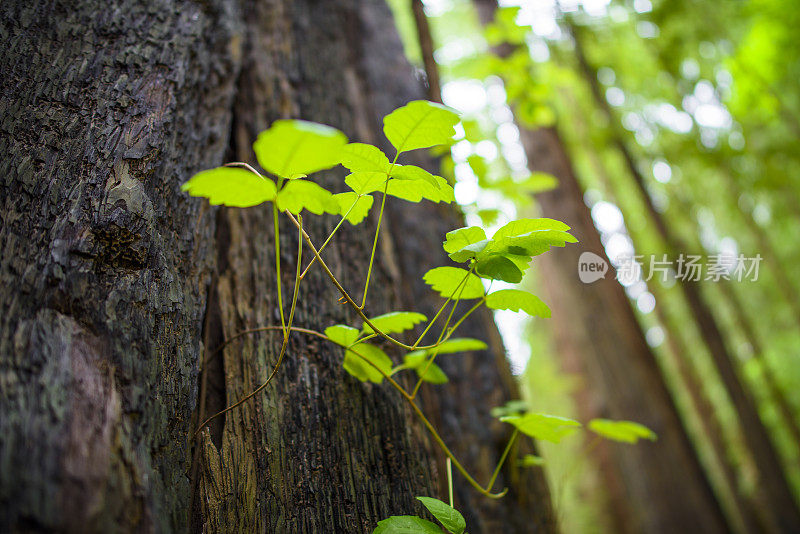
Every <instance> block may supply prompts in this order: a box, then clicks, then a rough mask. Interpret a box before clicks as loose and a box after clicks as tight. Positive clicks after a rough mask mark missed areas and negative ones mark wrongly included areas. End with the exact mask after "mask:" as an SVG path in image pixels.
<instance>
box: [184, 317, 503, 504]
mask: <svg viewBox="0 0 800 534" xmlns="http://www.w3.org/2000/svg"><path fill="white" fill-rule="evenodd" d="M265 330H284V327H279V326H262V327H260V328H254V329H251V330H249V331H245V332H240V333H239V334H237V335H236V336H234V338H231V339H230V340H229V341H232V340H233V339H235V338H236V337H240V336H242V335H245V334H246V333H253V332H260V331H265ZM288 330H290V331H295V332H302V333H304V334H308V335H312V336H316V337H318V338H321V339H324V340H325V341H330V342H331V343H335V344H337V345H338V343H336V342H335V341H333V340H332V339H331V338H329V337H328V336H326V335H325V334H323V333H322V332H317V331H316V330H310V329H308V328H297V327H291V326H290V327H289V328H288ZM350 351H351V352H352V353H353V354H355V355H356V356H358V357H359V358H361V359H362V360H364V362H366V363H367V364H368V365H370V366H371V367H373V368H374V369H375V370H376V371H378V373H380V375H381V376H382V377H383V378H385V379H386V381H387V382H388V383H389V385H391V386H392V387H393V388H394V389H395V390H396V391H398V392H399V393H400V395H401V396H402V397H403V398H404V399H405V400H406V402H407V403H408V404H409V406H411V409H412V410H413V411H414V414H415V415H416V416H417V418H419V420H420V421H421V422H422V424H423V425H425V428H427V429H428V432H429V433H430V434H431V437H432V438H433V440H434V441H435V442H436V443H437V445H439V447H440V448H441V449H442V452H444V454H445V455H446V456H447V459H449V460H451V461H452V463H453V464H454V465H455V466H456V469H458V471H459V472H460V473H461V474H462V475H464V478H466V479H467V482H469V484H470V485H471V486H472V487H473V488H475V489H476V490H477V491H478V492H480V493H481V494H482V495H485V496H487V497H489V498H492V499H499V498H501V497H503V496H504V495H505V494H506V493H508V489H507V488H506V489H504V490H503V491H501V492H500V493H491V492H489V491H488V490H486V489H484V488H483V487H482V486H481V485H480V484H478V482H477V481H476V480H475V479H474V478H473V477H472V476H471V475H470V474H469V473H468V472H467V470H466V469H465V468H464V466H463V465H461V463H460V462H459V461H458V460H457V459H456V457H455V456H454V455H453V453H452V452H451V451H450V449H449V448H448V447H447V445H446V444H445V443H444V441H443V440H442V438H441V436H439V433H438V432H437V431H436V428H435V427H434V426H433V425H432V424H431V422H430V421H429V420H428V418H427V417H425V414H424V413H423V412H422V410H420V408H419V406H417V404H416V403H415V402H414V399H412V398H411V396H410V395H409V394H408V392H407V391H406V390H405V389H403V386H401V385H400V384H398V383H397V381H396V380H394V379H393V378H392V377H391V376H389V375H388V374H387V373H386V371H384V370H383V369H381V368H380V367H378V366H377V365H375V364H374V363H372V361H370V360H369V359H367V358H366V357H364V356H363V355H361V354H359V353H358V351H357V350H353V349H350ZM278 365H280V362H279V363H278ZM277 367H278V366H276V367H275V369H274V370H273V371H272V375H270V377H269V379H268V380H267V382H265V383H264V384H262V385H261V386H259V388H258V389H257V390H256V391H254V392H253V393H251V394H250V395H248V396H247V397H246V398H244V399H242V400H241V401H239V402H237V403H236V404H235V405H233V406H230V407H228V408H226V409H225V410H223V411H222V412H220V413H219V414H215V415H213V416H211V417H209V418H208V419H206V420H205V421H204V422H203V424H202V425H200V428H198V429H197V431H195V434H197V432H199V431H200V430H201V429H202V428H203V427H204V426H205V425H206V424H207V423H208V422H209V421H211V420H212V419H213V418H214V417H217V416H218V415H220V414H222V413H225V412H227V411H230V410H232V409H233V408H235V407H237V406H239V405H240V404H242V403H243V402H244V401H246V400H247V399H249V398H251V397H253V396H254V395H256V394H257V393H258V392H259V391H261V390H262V389H264V388H265V387H266V386H267V384H269V381H270V380H271V379H272V377H273V376H274V375H275V372H276V371H277Z"/></svg>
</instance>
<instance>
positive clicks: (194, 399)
mask: <svg viewBox="0 0 800 534" xmlns="http://www.w3.org/2000/svg"><path fill="white" fill-rule="evenodd" d="M0 13H1V14H0V17H1V18H0V35H2V36H3V37H4V40H6V41H8V43H9V46H7V47H6V48H5V49H4V52H3V53H2V54H0V73H2V78H1V81H0V84H1V85H0V87H2V100H0V106H1V107H0V110H1V111H2V112H3V122H2V124H0V128H1V129H2V133H3V135H2V136H1V137H0V148H2V149H3V153H4V154H5V157H4V159H3V162H2V167H0V168H2V171H3V174H2V176H4V179H3V181H2V182H0V192H1V193H0V201H2V211H1V212H0V216H2V226H0V244H1V246H2V250H3V254H2V259H0V310H2V311H1V312H0V321H1V322H0V385H1V386H0V387H2V396H1V397H0V411H2V413H3V417H2V419H0V432H2V435H3V439H2V440H1V441H0V462H2V464H0V530H3V531H10V532H19V531H24V532H32V531H53V530H57V531H76V532H78V531H79V532H87V531H88V532H132V531H145V532H148V531H156V532H173V531H178V532H183V531H186V530H189V529H191V530H194V531H201V530H202V531H206V532H304V533H305V532H371V530H372V529H373V528H374V526H375V524H376V523H377V521H378V520H380V519H383V518H385V517H387V516H388V515H391V514H398V513H399V514H419V513H420V512H421V510H422V508H421V506H420V505H419V503H418V502H417V501H415V499H414V496H415V495H431V496H435V497H440V498H442V497H443V498H446V493H444V492H442V488H441V484H442V478H443V477H442V476H441V475H440V474H439V473H441V472H442V471H441V470H439V469H437V466H436V462H437V461H439V460H440V458H439V456H440V455H439V453H438V449H436V448H434V447H432V446H431V444H430V441H429V439H428V438H427V435H426V434H425V433H424V430H423V429H422V428H421V425H419V424H417V423H416V422H415V420H414V419H413V417H412V416H411V414H410V410H409V409H407V407H406V406H405V405H404V404H403V403H402V400H401V398H400V397H399V396H398V395H396V394H395V393H394V392H392V391H391V390H389V389H388V388H386V387H376V386H373V385H369V384H362V383H359V382H357V381H355V380H353V379H352V378H351V377H349V375H346V374H345V373H344V372H343V370H342V368H341V351H340V350H339V349H336V348H334V347H331V346H328V345H326V344H324V343H321V342H319V341H318V340H314V339H310V338H306V337H302V336H300V335H298V334H295V335H293V337H292V341H291V343H290V345H289V351H288V355H287V361H286V362H285V363H284V367H283V368H282V370H281V372H280V374H279V375H278V377H279V378H278V379H277V380H276V382H274V383H273V385H271V386H270V388H268V389H267V390H266V391H265V392H264V393H263V395H260V396H258V397H257V398H256V399H254V400H253V401H251V402H248V403H247V404H245V405H243V406H242V407H241V408H239V409H237V410H234V411H232V412H230V413H228V414H226V416H224V417H220V418H218V419H216V420H214V421H213V423H212V424H211V425H210V427H209V428H208V429H207V430H204V431H203V432H202V433H201V434H199V438H198V439H197V440H194V439H193V438H192V433H193V431H194V429H195V428H196V425H197V421H198V420H200V419H201V418H202V417H203V416H204V415H207V414H210V413H214V412H215V411H216V410H218V409H219V408H222V407H224V406H225V405H227V404H229V403H231V402H233V401H235V400H237V399H239V398H241V397H242V396H243V395H245V394H247V393H249V392H250V391H252V390H253V389H254V388H255V387H256V386H257V385H258V384H260V383H261V382H262V381H263V380H264V378H265V376H266V375H267V374H268V373H269V371H270V370H271V369H272V366H273V365H274V362H275V357H276V353H277V350H276V349H277V336H275V335H272V334H258V335H253V336H249V337H243V338H241V339H239V340H237V341H236V342H234V343H231V344H230V345H229V346H228V347H227V348H226V349H225V350H224V351H223V353H222V354H221V355H220V356H217V357H216V358H210V359H209V360H208V363H207V364H206V365H205V367H204V369H203V372H202V373H199V367H200V363H201V361H202V360H203V358H204V357H207V356H209V355H210V354H211V352H212V351H211V350H210V349H213V348H215V347H217V346H219V345H220V344H221V343H222V341H223V340H224V339H228V338H230V337H232V336H233V335H235V334H236V333H237V332H239V331H241V330H244V329H247V328H252V327H258V326H263V325H269V324H273V325H274V324H277V323H279V320H278V315H277V310H276V308H275V299H274V295H273V291H274V287H275V280H274V274H273V273H272V272H271V271H270V267H269V266H271V265H274V258H273V257H272V250H273V247H272V244H271V238H270V231H269V230H270V228H271V221H270V220H269V219H270V218H269V217H268V216H267V215H266V211H265V209H264V208H263V207H262V208H251V209H246V210H226V209H210V208H209V207H208V205H207V203H206V202H203V201H200V200H197V199H190V198H188V197H186V196H185V195H183V194H182V193H180V192H179V185H180V183H182V182H183V181H185V180H186V179H187V178H188V177H189V176H191V174H192V173H194V172H196V171H198V170H201V169H204V168H207V167H211V166H214V165H218V164H220V163H222V162H223V161H225V160H229V159H234V158H235V159H241V160H252V154H251V152H250V144H251V143H252V141H253V139H254V137H255V135H256V133H257V132H258V131H259V130H261V129H263V128H265V127H266V126H268V125H269V123H270V122H271V121H272V120H274V119H277V118H281V117H302V118H306V119H309V120H316V121H319V122H327V123H330V124H333V125H336V126H337V127H340V128H342V129H343V130H345V131H346V132H347V133H348V134H349V135H350V136H351V137H353V138H357V139H359V140H364V141H368V142H369V141H371V142H376V141H377V140H378V139H379V134H378V132H379V131H380V130H379V118H380V117H381V116H382V115H383V114H384V113H386V112H388V111H390V110H391V109H393V108H394V107H396V106H398V105H401V104H403V103H405V102H406V101H408V100H410V99H412V98H415V97H419V93H420V88H419V86H418V84H417V82H416V80H415V79H414V77H413V72H412V70H411V69H410V67H409V66H408V64H407V63H406V61H405V59H404V57H403V54H402V48H401V46H400V43H399V40H398V39H397V36H396V34H395V30H394V28H393V24H392V20H391V16H390V14H389V12H388V10H387V9H386V7H385V5H384V4H383V3H382V2H379V1H370V0H363V1H361V0H349V1H344V2H337V3H335V4H334V3H328V2H324V3H319V2H311V1H308V2H305V1H303V2H291V1H288V0H286V1H282V0H271V1H263V2H258V3H249V2H243V3H241V4H239V3H237V2H234V1H232V0H228V1H226V0H218V1H212V2H203V3H194V2H182V1H175V2H170V1H167V0H162V1H159V2H156V3H154V4H146V5H145V4H138V3H125V2H120V3H118V4H117V5H113V6H108V5H107V4H100V3H98V2H96V1H91V0H86V1H84V2H83V3H79V4H76V5H71V6H69V7H62V6H57V5H56V6H54V5H52V3H49V2H34V3H32V4H30V5H24V6H23V5H22V4H13V3H8V4H4V5H3V7H2V11H0ZM340 175H341V173H339V176H334V173H333V172H330V173H325V174H324V176H323V177H322V180H323V181H324V182H327V185H328V186H331V187H335V188H337V189H341V186H340V185H339V184H340V182H341V176H340ZM375 215H377V214H373V217H372V219H371V223H369V224H368V225H367V227H368V228H374V224H375ZM458 220H459V219H458V216H457V214H456V212H455V211H454V210H452V209H450V208H443V207H439V206H431V205H427V206H424V205H420V206H413V207H411V208H409V207H408V206H406V205H403V206H397V205H395V207H392V208H391V210H390V221H389V223H388V224H387V227H386V228H385V229H384V230H383V231H382V234H383V235H384V237H385V246H383V250H381V251H379V258H380V259H379V261H378V263H377V266H376V273H375V279H376V280H375V284H374V285H373V289H371V290H370V298H369V301H368V308H369V310H370V313H371V314H379V313H383V312H386V311H388V310H389V309H419V308H420V307H421V308H422V310H421V311H423V312H425V313H429V314H430V315H429V316H432V315H433V314H432V313H430V309H431V308H432V307H433V306H434V305H435V302H434V301H433V299H432V298H431V296H430V292H425V291H424V286H423V284H422V283H421V279H420V278H421V274H422V273H423V272H424V271H425V270H426V269H427V268H430V267H433V266H435V265H437V264H441V263H442V262H443V261H444V259H445V256H444V253H443V251H442V250H441V239H442V235H441V234H443V233H444V231H445V230H446V229H451V228H453V227H456V226H460V223H459V222H458ZM332 222H333V221H332V220H328V219H322V218H311V221H310V222H309V225H308V231H309V233H310V234H311V235H312V236H313V237H314V238H315V239H316V240H319V239H320V238H321V237H324V235H326V233H327V232H328V231H329V230H330V229H331V226H332V224H331V223H332ZM282 230H283V233H282V237H283V239H282V247H281V250H282V252H281V254H282V258H283V261H284V270H283V273H284V274H285V278H284V279H283V281H282V282H283V284H284V287H290V285H291V283H292V281H293V280H292V278H293V271H294V269H293V263H294V251H295V250H296V245H297V242H296V235H295V234H294V232H293V231H292V229H291V227H290V226H289V225H285V226H284V227H283V228H282ZM370 238H371V236H370V235H368V232H365V231H364V230H363V229H361V230H359V231H358V232H355V231H352V230H351V229H349V228H346V229H345V230H344V231H343V232H342V233H341V235H340V237H339V238H337V240H336V243H335V244H334V245H332V246H330V247H329V248H328V249H326V256H327V257H328V258H330V263H331V265H334V266H335V268H336V270H337V275H338V276H339V277H340V279H341V280H343V281H344V283H345V285H346V286H347V287H349V288H356V287H358V285H359V284H361V283H363V275H364V272H365V263H366V261H365V258H366V257H368V254H369V248H370V245H371V242H370ZM306 257H307V256H306ZM306 261H307V260H306ZM337 297H338V295H336V294H335V293H334V292H333V291H331V290H330V288H329V284H327V280H325V279H323V277H322V275H321V273H320V271H319V270H315V271H314V272H313V273H312V274H309V276H308V277H307V278H306V280H305V283H304V285H303V289H301V295H300V299H301V301H300V304H299V306H298V310H297V313H296V324H298V325H301V326H306V327H310V328H315V329H324V328H325V327H326V326H328V325H331V324H334V323H337V322H347V321H351V322H353V319H354V316H353V314H352V312H351V311H350V310H349V309H347V308H346V307H345V306H340V305H338V304H337V303H336V300H337ZM464 331H465V333H466V332H467V331H468V332H469V335H474V336H476V337H482V338H484V339H489V340H490V341H493V349H494V350H492V351H491V353H490V354H485V353H484V354H478V353H476V354H468V355H465V356H464V357H463V359H461V358H459V359H456V358H453V359H451V360H450V361H449V362H443V367H444V368H445V369H446V371H447V372H448V374H449V376H450V380H451V382H450V384H448V385H447V386H445V387H444V388H442V389H438V390H435V391H434V390H427V389H426V390H425V391H424V396H423V397H424V401H425V408H426V409H429V411H430V410H437V412H434V413H432V418H433V419H435V420H437V419H438V420H439V422H440V423H441V425H442V432H443V435H444V437H445V439H446V440H447V441H448V443H449V444H451V445H453V449H454V452H455V453H456V454H457V455H459V457H460V458H461V459H462V460H463V462H464V463H465V464H466V465H467V466H468V468H470V469H472V470H473V471H474V472H476V473H477V476H478V478H479V479H480V480H485V479H488V473H490V472H491V470H492V469H493V467H494V462H496V460H497V459H498V458H499V456H500V453H501V451H502V448H503V446H504V445H505V442H504V439H505V438H507V436H508V429H507V428H505V426H503V425H500V424H499V423H497V422H494V421H492V420H491V419H490V418H489V416H488V410H489V408H491V406H494V405H497V404H502V403H504V402H505V401H507V400H509V399H510V398H514V397H516V396H517V395H516V391H515V389H514V385H513V381H512V380H511V378H510V374H509V373H508V368H507V365H506V363H505V361H504V357H503V350H502V346H501V345H499V344H498V343H497V339H498V336H497V332H496V329H495V327H494V325H493V324H492V322H491V316H490V315H488V314H484V315H483V316H476V317H475V319H473V320H472V321H470V324H465V326H464ZM204 347H205V349H207V350H205V351H204ZM395 356H396V355H395ZM438 410H440V411H438ZM193 445H194V446H195V447H194V456H192V446H193ZM455 482H456V506H457V507H459V508H461V509H462V510H464V512H465V516H466V517H467V521H468V524H469V531H470V532H498V531H504V532H520V533H521V532H554V531H555V524H554V519H553V516H552V513H551V510H550V505H549V497H548V493H547V488H546V486H545V484H544V481H543V477H542V476H541V472H540V471H525V472H518V471H517V470H516V469H514V467H513V463H512V464H510V466H509V467H508V468H507V469H505V470H504V473H503V474H502V476H501V479H500V481H499V482H498V485H497V487H498V488H501V487H502V486H503V485H506V486H508V487H510V490H511V491H510V493H509V496H507V497H506V498H504V499H502V500H499V501H492V500H488V499H485V498H483V497H481V496H479V495H477V494H476V493H475V492H474V491H473V490H472V489H471V488H469V487H467V486H466V485H465V484H463V483H462V479H460V477H459V476H458V475H457V474H456V480H455ZM437 488H438V491H437ZM190 512H191V513H190Z"/></svg>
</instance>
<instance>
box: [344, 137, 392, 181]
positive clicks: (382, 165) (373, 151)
mask: <svg viewBox="0 0 800 534" xmlns="http://www.w3.org/2000/svg"><path fill="white" fill-rule="evenodd" d="M341 159H342V165H343V166H344V167H346V168H348V169H350V172H379V173H383V174H386V173H388V172H389V169H390V168H391V166H392V164H391V163H390V162H389V158H387V157H386V154H384V153H383V152H382V151H381V149H380V148H378V147H376V146H373V145H368V144H366V143H350V144H348V145H345V147H344V148H343V149H342V157H341Z"/></svg>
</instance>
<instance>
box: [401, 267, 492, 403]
mask: <svg viewBox="0 0 800 534" xmlns="http://www.w3.org/2000/svg"><path fill="white" fill-rule="evenodd" d="M474 268H475V266H474V265H473V266H472V267H471V268H470V270H469V271H468V272H467V274H466V276H464V280H462V281H461V283H460V284H458V286H456V289H455V290H454V291H453V294H455V292H456V291H458V297H456V299H455V301H454V302H453V307H452V308H451V309H450V314H449V315H448V316H447V320H446V321H445V322H444V326H443V327H442V332H441V333H440V334H439V338H438V339H437V340H436V345H440V344H441V343H442V337H444V335H445V333H446V332H447V326H448V325H449V324H450V321H451V320H452V319H453V314H454V313H455V311H456V308H457V307H458V303H459V301H460V300H461V295H462V294H463V293H464V288H465V287H466V284H465V283H464V282H466V280H467V278H469V275H470V274H472V271H473V270H474ZM462 284H463V287H462ZM459 288H461V289H460V290H459ZM452 297H453V295H450V298H452ZM485 298H486V297H485V296H484V299H485ZM448 300H449V299H448ZM481 302H483V299H482V300H481ZM479 305H480V304H479ZM432 350H433V354H432V355H431V357H430V358H429V359H428V363H427V364H426V365H425V369H423V370H422V372H421V373H420V374H419V379H418V380H417V384H416V385H415V386H414V391H413V392H412V393H411V397H412V398H416V397H417V392H418V391H419V388H420V387H422V381H423V380H424V379H425V375H426V374H427V373H428V369H430V368H431V366H432V365H433V360H435V359H436V356H438V354H439V351H438V350H436V349H432Z"/></svg>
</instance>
